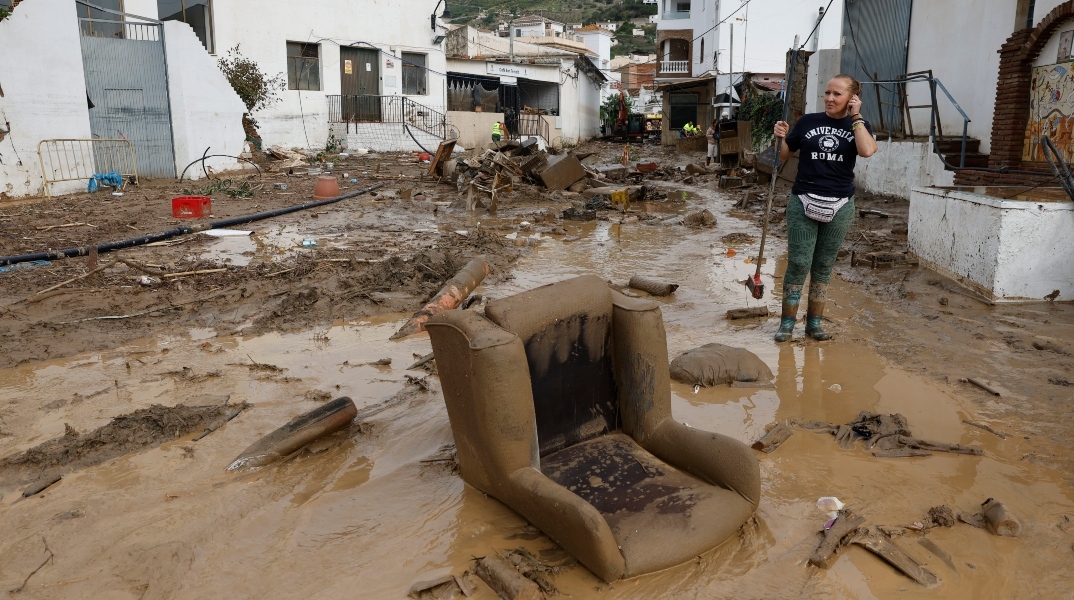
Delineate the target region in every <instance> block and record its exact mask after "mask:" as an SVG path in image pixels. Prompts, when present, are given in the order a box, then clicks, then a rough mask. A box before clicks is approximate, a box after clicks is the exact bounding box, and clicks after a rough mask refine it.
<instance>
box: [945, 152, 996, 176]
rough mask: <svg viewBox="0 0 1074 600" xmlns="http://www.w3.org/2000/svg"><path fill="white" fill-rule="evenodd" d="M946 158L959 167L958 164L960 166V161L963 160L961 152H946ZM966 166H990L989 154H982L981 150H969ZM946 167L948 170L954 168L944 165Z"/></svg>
mask: <svg viewBox="0 0 1074 600" xmlns="http://www.w3.org/2000/svg"><path fill="white" fill-rule="evenodd" d="M944 160H946V161H947V162H948V163H950V164H952V165H955V166H956V167H957V166H959V163H960V162H961V161H962V153H961V152H955V153H953V154H944ZM966 166H967V167H987V166H988V155H987V154H981V153H980V152H974V153H970V152H967V153H966ZM944 169H945V170H947V171H953V170H954V169H951V168H948V167H944Z"/></svg>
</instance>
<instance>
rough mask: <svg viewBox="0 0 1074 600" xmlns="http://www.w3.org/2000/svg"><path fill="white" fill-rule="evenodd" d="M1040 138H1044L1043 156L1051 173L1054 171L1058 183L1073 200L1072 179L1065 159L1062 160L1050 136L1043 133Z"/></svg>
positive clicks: (1073, 184)
mask: <svg viewBox="0 0 1074 600" xmlns="http://www.w3.org/2000/svg"><path fill="white" fill-rule="evenodd" d="M1042 138H1043V140H1044V143H1043V144H1042V145H1043V146H1044V148H1043V150H1044V158H1046V159H1048V165H1049V166H1051V168H1052V173H1055V176H1056V178H1058V179H1059V183H1060V185H1062V186H1063V190H1064V191H1065V192H1066V193H1067V196H1069V197H1070V199H1071V200H1074V180H1072V179H1071V175H1070V169H1068V168H1067V163H1066V161H1065V160H1063V157H1062V156H1061V155H1060V154H1059V149H1058V148H1056V147H1055V142H1053V141H1052V139H1051V138H1050V137H1048V136H1046V135H1045V136H1042ZM1053 157H1054V158H1053ZM1056 163H1058V164H1056ZM1060 167H1062V169H1060Z"/></svg>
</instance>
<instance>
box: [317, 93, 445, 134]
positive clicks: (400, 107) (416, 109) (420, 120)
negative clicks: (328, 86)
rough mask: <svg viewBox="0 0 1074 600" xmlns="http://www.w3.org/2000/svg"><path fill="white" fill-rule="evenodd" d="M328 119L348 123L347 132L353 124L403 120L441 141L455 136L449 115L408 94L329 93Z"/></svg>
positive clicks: (404, 123)
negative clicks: (413, 98) (414, 99)
mask: <svg viewBox="0 0 1074 600" xmlns="http://www.w3.org/2000/svg"><path fill="white" fill-rule="evenodd" d="M328 122H329V123H346V124H347V130H348V131H350V125H352V124H354V125H357V124H359V123H401V124H403V125H406V126H409V127H413V128H415V129H417V130H419V131H422V132H424V133H427V134H429V135H431V136H434V137H437V138H440V139H442V140H443V139H448V138H449V137H451V135H452V128H451V126H450V125H448V122H447V115H446V114H444V113H443V112H441V111H438V110H435V109H432V108H429V107H428V106H425V105H424V104H419V103H418V102H415V101H413V100H411V99H410V98H408V97H406V96H368V95H363V96H359V95H330V96H328Z"/></svg>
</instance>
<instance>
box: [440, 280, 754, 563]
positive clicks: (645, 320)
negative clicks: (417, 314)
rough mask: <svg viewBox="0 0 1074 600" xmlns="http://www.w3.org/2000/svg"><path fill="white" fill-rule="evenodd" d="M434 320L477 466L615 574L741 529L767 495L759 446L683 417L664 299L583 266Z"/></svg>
mask: <svg viewBox="0 0 1074 600" xmlns="http://www.w3.org/2000/svg"><path fill="white" fill-rule="evenodd" d="M485 314H486V316H487V318H485V317H482V316H480V315H478V314H476V313H474V312H473V311H463V310H452V311H448V312H445V313H441V314H440V315H437V316H436V317H433V318H432V319H430V320H429V323H428V326H427V327H428V330H429V335H430V337H431V339H432V344H433V351H434V353H435V357H436V363H437V371H438V372H439V374H440V381H441V383H442V384H443V389H444V397H445V400H446V402H447V410H448V417H449V419H450V421H451V430H452V433H453V434H454V437H455V446H456V448H457V451H458V457H459V466H460V468H461V470H462V477H463V479H464V480H465V481H466V482H467V483H469V484H470V485H472V486H474V487H475V488H477V489H479V490H481V491H483V492H485V493H487V494H489V495H491V496H493V497H495V498H497V499H499V500H500V501H502V502H503V503H504V504H506V505H508V506H510V507H511V508H513V509H514V510H516V511H517V512H519V513H520V514H521V515H522V516H524V517H525V518H526V519H528V520H529V521H530V522H531V523H533V524H534V525H535V526H537V527H538V528H539V529H540V530H541V531H543V532H544V533H545V534H547V535H548V536H549V537H550V538H552V539H553V540H555V542H556V543H558V544H559V545H560V546H562V547H563V548H564V549H566V550H567V551H569V552H570V553H571V554H573V555H574V556H575V557H576V558H577V559H578V560H579V561H580V562H581V563H582V564H584V565H585V566H586V567H588V568H589V569H590V570H591V571H593V573H595V574H596V575H597V576H598V577H600V578H601V579H603V580H605V581H608V582H612V581H615V580H618V579H621V578H624V577H633V576H636V575H641V574H644V573H651V572H653V571H658V570H661V569H665V568H667V567H671V566H674V565H677V564H679V563H682V562H684V561H687V560H689V559H691V558H693V557H695V556H697V555H699V554H701V553H703V552H705V551H707V550H709V549H711V548H714V547H715V546H717V545H719V544H720V543H721V542H723V541H725V540H727V539H728V538H730V537H731V536H733V535H734V534H735V532H736V531H738V529H739V528H740V527H741V526H742V525H743V524H744V523H745V522H746V521H747V520H748V519H749V518H750V516H751V515H752V514H753V512H754V511H755V510H756V508H757V502H758V500H759V498H760V471H759V468H758V465H757V460H756V458H755V457H754V456H753V453H752V451H751V450H750V449H749V447H747V446H746V445H745V444H742V443H741V442H739V441H737V440H735V439H732V438H729V437H727V436H723V435H720V434H716V433H709V432H705V431H701V430H698V429H693V428H690V427H688V426H686V425H683V424H682V423H679V422H677V421H675V420H674V419H672V418H671V382H670V378H669V375H668V352H667V339H666V336H665V332H664V325H663V318H662V317H661V314H660V308H659V305H658V304H656V303H655V302H652V301H649V300H639V299H633V298H628V297H626V296H623V295H621V294H618V293H615V292H612V291H611V290H610V289H609V288H608V286H607V284H606V283H605V282H603V281H602V280H600V279H599V278H597V277H593V276H583V277H577V278H574V279H569V280H566V281H562V282H559V283H555V284H551V285H547V286H544V287H541V288H537V289H535V290H532V291H529V292H524V293H522V294H518V295H516V296H512V297H510V298H504V299H502V300H496V301H491V302H489V303H488V305H487V306H486V308H485Z"/></svg>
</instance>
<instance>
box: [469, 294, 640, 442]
mask: <svg viewBox="0 0 1074 600" xmlns="http://www.w3.org/2000/svg"><path fill="white" fill-rule="evenodd" d="M485 316H486V317H487V318H488V319H489V320H490V321H492V322H493V323H495V324H497V325H499V326H500V327H502V328H504V329H506V330H507V331H510V332H512V333H514V334H516V335H518V337H519V338H520V339H521V340H522V344H523V346H524V347H525V350H526V361H527V363H528V364H529V371H530V373H529V374H530V385H531V388H532V392H533V403H534V412H535V414H536V421H537V441H538V447H539V452H540V455H541V456H545V455H547V454H550V453H552V452H556V451H557V450H561V449H563V448H566V447H568V446H572V445H574V444H577V443H578V442H581V441H584V440H587V439H590V438H594V437H597V436H599V435H602V434H604V433H607V432H609V431H615V430H618V429H619V428H620V427H621V418H620V410H619V402H618V400H617V398H616V388H615V378H614V375H613V372H612V294H611V290H610V289H609V288H608V284H607V283H605V282H604V281H603V280H601V279H600V278H599V277H594V276H592V275H585V276H582V277H576V278H574V279H568V280H566V281H560V282H557V283H553V284H550V285H546V286H544V287H540V288H537V289H534V290H530V291H528V292H523V293H521V294H517V295H515V296H511V297H509V298H504V299H501V300H493V301H490V302H489V303H488V305H487V306H486V307H485Z"/></svg>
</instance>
